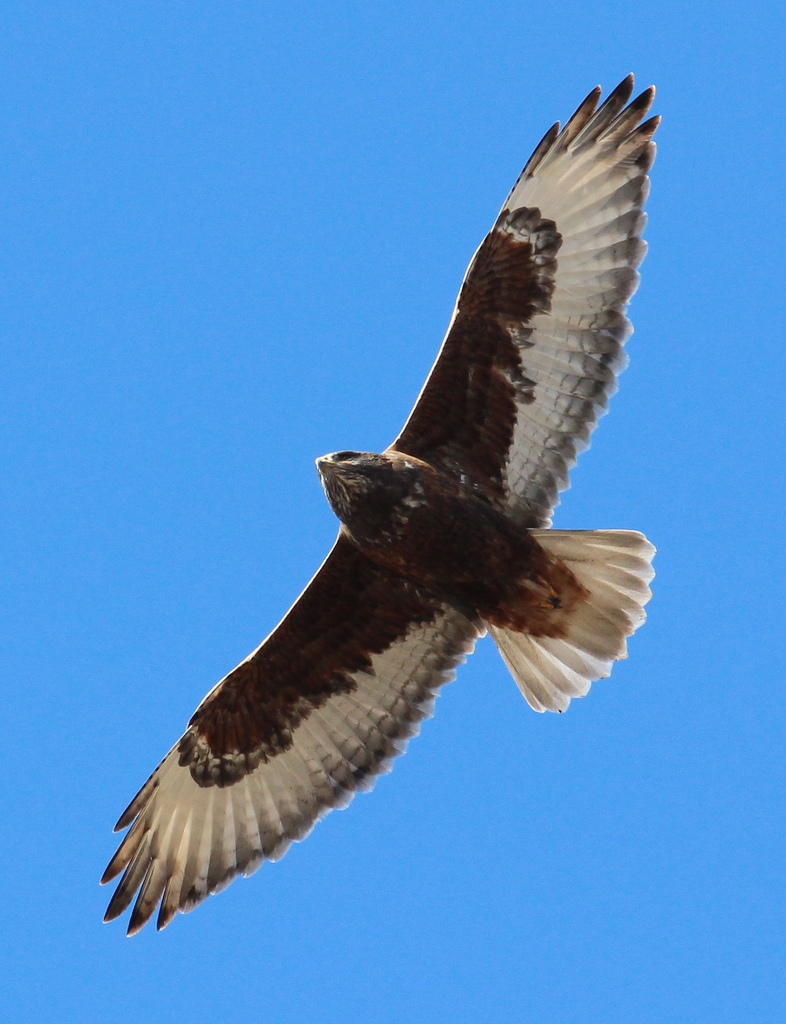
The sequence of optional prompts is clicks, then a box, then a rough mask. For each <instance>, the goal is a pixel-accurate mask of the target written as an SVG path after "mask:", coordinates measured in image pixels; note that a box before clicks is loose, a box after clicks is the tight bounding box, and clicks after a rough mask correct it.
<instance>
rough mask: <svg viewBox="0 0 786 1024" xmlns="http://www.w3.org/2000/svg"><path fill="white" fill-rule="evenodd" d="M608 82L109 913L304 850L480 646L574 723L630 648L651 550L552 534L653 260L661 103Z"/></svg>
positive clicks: (193, 726) (154, 796) (212, 717)
mask: <svg viewBox="0 0 786 1024" xmlns="http://www.w3.org/2000/svg"><path fill="white" fill-rule="evenodd" d="M632 85H633V81H632V76H629V78H627V79H626V80H625V81H624V82H623V83H622V84H621V85H620V86H619V87H618V88H617V89H616V90H614V92H613V93H611V95H610V96H609V97H608V99H607V100H606V102H605V103H604V104H603V105H602V106H601V107H599V108H598V106H597V104H598V99H599V96H600V90H594V91H593V92H592V93H590V95H589V96H588V97H587V99H586V100H585V101H584V103H582V104H581V106H580V107H579V109H578V110H577V111H576V113H575V114H574V115H573V117H572V118H571V119H570V121H569V122H568V123H567V124H566V126H565V128H564V129H563V130H562V131H560V130H559V126H558V125H557V126H555V127H554V128H552V129H551V130H550V131H549V132H548V133H547V134H546V136H545V137H544V139H543V141H542V142H541V143H540V145H539V146H538V147H537V149H536V150H535V153H534V154H533V156H532V157H531V158H530V161H529V162H528V164H527V165H526V167H525V169H524V171H523V172H522V175H521V177H520V178H519V180H518V182H517V183H516V185H515V186H514V189H513V191H512V192H511V194H510V196H509V197H508V199H507V200H506V203H505V205H504V207H503V209H502V212H501V213H500V215H499V217H498V218H497V220H496V222H495V224H494V227H493V228H492V230H491V232H490V233H489V235H488V236H487V237H486V239H485V240H484V241H483V243H482V244H481V246H480V248H479V249H478V251H477V253H476V254H475V256H474V258H473V260H472V262H471V263H470V266H469V269H468V271H467V274H466V276H465V279H464V282H463V284H462V287H461V290H460V292H459V297H458V300H457V303H456V308H455V311H454V314H453V318H452V320H451V323H450V326H449V328H448V333H447V335H446V338H445V341H444V343H443V346H442V349H441V351H440V354H439V356H438V358H437V361H436V363H435V365H434V368H433V369H432V371H431V374H430V376H429V378H428V380H427V382H426V384H425V386H424V389H423V391H422V392H421V395H420V397H419V398H418V401H417V403H416V405H415V408H414V409H413V411H412V413H411V415H410V417H409V419H408V421H407V423H406V425H405V426H404V429H403V430H402V432H401V434H400V436H399V437H398V439H397V440H396V441H395V443H394V444H393V445H391V447H390V448H389V449H388V450H387V451H386V452H384V453H382V454H381V455H377V454H373V453H363V452H337V453H334V454H333V455H330V456H325V457H324V458H322V459H319V460H317V461H318V468H319V472H320V476H321V479H322V483H323V486H324V488H325V492H326V495H327V498H328V501H329V502H330V504H331V507H332V508H333V510H334V512H335V513H336V515H337V516H338V518H339V519H340V520H341V524H342V525H341V528H340V531H339V536H338V539H337V541H336V544H335V545H334V547H333V550H332V551H331V552H330V554H329V555H328V557H327V559H326V560H325V562H324V564H323V565H322V567H321V568H320V570H319V572H318V573H317V574H316V576H315V577H314V579H313V580H312V581H311V583H310V584H309V585H308V587H307V588H306V590H305V591H304V592H303V594H302V595H301V596H300V598H299V599H298V600H297V601H296V603H295V604H294V606H293V607H292V608H291V609H290V611H289V612H288V613H287V615H286V616H285V617H284V619H283V620H282V622H281V623H280V625H279V626H278V627H276V629H275V630H274V631H273V632H272V633H271V634H270V636H269V637H268V638H267V639H266V640H265V641H264V642H263V643H262V644H261V645H260V647H259V648H257V650H256V651H254V652H253V653H252V654H251V655H249V657H248V658H246V659H245V661H243V662H242V663H241V664H240V665H238V667H237V668H236V669H234V670H233V671H232V672H230V674H229V675H228V676H226V678H225V679H223V680H222V681H221V682H220V683H219V684H218V685H217V686H216V687H215V688H214V689H213V690H212V691H211V692H210V693H209V694H208V696H207V697H206V698H205V700H204V701H203V702H202V703H201V704H200V706H199V707H198V708H197V710H196V712H195V714H194V716H193V717H192V719H191V721H190V722H189V724H188V728H187V729H186V732H185V733H184V735H183V736H182V738H181V739H180V740H179V742H178V743H177V744H176V745H175V747H174V748H173V749H172V750H171V751H170V752H169V754H168V755H167V756H166V757H165V758H164V760H163V761H162V762H161V764H160V765H159V766H158V768H157V769H156V771H155V772H154V773H153V775H152V776H151V777H150V778H149V779H148V781H147V783H145V785H144V786H143V787H142V789H141V790H140V792H139V793H138V794H137V796H136V797H135V798H134V800H133V801H132V803H131V804H130V806H129V807H128V809H127V810H126V811H125V813H124V814H123V815H122V817H121V818H120V821H119V822H118V825H117V828H118V829H120V828H126V827H129V826H130V828H129V832H128V834H127V835H126V837H125V839H124V840H123V842H122V843H121V845H120V847H119V849H118V851H117V853H116V854H115V856H114V857H113V859H112V861H111V862H110V864H109V866H108V868H107V870H106V872H105V874H104V878H103V879H102V881H109V880H110V879H112V878H115V877H116V876H117V875H119V874H120V873H121V872H123V877H122V879H121V881H120V883H119V885H118V887H117V890H116V891H115V894H114V896H113V897H112V900H111V902H110V904H109V908H108V910H107V914H106V919H107V920H109V919H111V918H114V917H116V916H118V915H119V914H120V913H122V912H123V911H124V910H125V909H126V908H127V907H128V906H129V905H130V903H131V901H132V900H133V899H134V897H135V896H136V903H135V905H134V909H133V911H132V914H131V920H130V924H129V933H130V934H131V933H133V932H135V931H137V930H138V929H139V928H141V927H142V925H144V924H145V922H146V921H147V920H148V919H149V918H150V916H151V915H152V913H153V912H154V910H155V908H156V906H159V907H160V909H159V914H158V927H159V928H160V927H164V926H165V925H166V924H168V923H169V921H170V920H171V919H172V917H173V916H174V914H175V913H176V912H177V911H178V910H181V911H186V910H190V909H191V908H192V907H193V906H195V905H196V904H197V903H198V902H200V901H201V900H202V899H204V898H205V897H206V896H207V895H208V894H209V893H211V892H216V891H217V890H218V889H220V888H221V887H222V886H223V885H224V884H226V883H227V882H228V881H229V880H230V879H231V878H233V877H234V876H235V875H236V874H238V873H242V874H250V873H251V872H252V871H253V870H254V869H255V868H256V867H257V866H258V865H259V864H260V863H261V862H262V861H263V860H265V859H271V860H272V859H276V858H277V857H280V856H281V855H282V854H283V852H284V851H285V850H286V848H287V846H288V845H289V843H290V842H291V841H292V840H296V839H302V838H303V837H304V836H305V835H306V834H307V833H308V832H309V831H310V829H311V827H312V826H313V824H314V822H315V821H316V820H317V818H318V817H319V816H320V815H321V814H323V813H325V811H327V810H328V809H330V808H331V807H334V806H338V805H345V804H346V803H347V802H348V800H349V799H350V798H351V796H352V794H353V792H354V791H355V790H357V789H359V788H367V787H368V786H369V785H370V784H371V782H372V781H373V779H374V778H375V777H376V775H378V774H379V773H380V772H381V771H384V770H385V769H386V767H387V766H388V765H389V763H390V760H391V758H392V757H393V756H394V755H395V754H396V753H398V752H400V750H401V749H403V746H404V744H405V742H406V740H407V738H408V737H410V736H412V735H413V734H414V733H415V732H417V730H418V727H419V722H420V721H421V719H422V718H424V717H425V716H426V715H428V714H429V713H430V710H431V706H432V703H433V699H434V696H435V694H436V692H437V690H438V688H439V687H440V686H441V685H442V684H443V683H444V682H446V681H447V680H448V679H449V678H451V677H452V674H453V672H454V670H455V667H456V665H457V664H458V663H459V662H460V661H462V660H463V658H464V657H465V656H466V654H467V653H469V652H470V651H471V650H472V647H473V645H474V642H475V640H476V639H477V638H478V637H479V636H481V635H482V634H483V632H484V631H486V630H488V631H489V632H490V633H491V635H492V637H493V638H494V640H495V642H496V643H497V646H498V647H499V650H500V653H501V654H502V656H503V658H504V659H505V662H506V664H507V665H508V667H509V668H510V670H511V672H512V674H513V676H514V678H515V680H516V682H517V683H518V685H519V687H520V688H521V690H522V692H523V693H524V695H525V697H526V698H527V700H528V701H529V703H530V704H531V705H532V707H534V708H535V709H536V710H539V711H543V710H547V709H548V710H554V711H563V710H565V708H566V707H567V706H568V704H569V703H570V700H571V698H572V697H575V696H581V695H583V694H584V693H586V692H587V690H588V688H589V685H590V683H591V681H592V680H593V679H598V678H602V677H604V676H607V675H608V674H609V672H610V669H611V664H612V662H613V661H614V660H616V659H617V658H620V657H624V656H625V638H626V637H627V636H629V635H630V634H631V633H632V632H633V631H634V629H635V628H636V627H637V626H638V625H639V624H640V622H641V621H642V620H643V618H644V613H643V610H642V609H643V606H644V604H645V603H646V601H647V599H648V598H649V589H648V586H647V584H648V582H649V580H650V579H651V577H652V570H651V568H650V564H649V563H650V561H651V559H652V555H653V552H654V549H653V548H652V546H651V545H650V544H649V543H648V542H647V541H646V540H645V539H644V537H642V535H641V534H638V533H633V532H626V531H587V532H581V531H558V530H550V529H547V527H548V526H549V523H550V516H551V513H552V510H553V508H554V506H555V505H556V501H557V493H558V491H559V490H560V489H562V488H563V487H565V486H567V475H568V471H569V469H570V467H571V465H572V464H573V462H574V461H575V458H576V455H577V454H578V452H579V451H580V450H581V448H582V447H583V446H585V445H586V443H587V441H588V439H589V435H590V433H591V431H592V429H593V428H594V426H595V423H596V420H597V418H598V416H599V415H601V414H602V412H603V411H604V410H605V407H606V403H607V401H608V398H609V396H610V394H611V393H612V392H613V390H614V388H615V379H616V373H617V372H618V371H619V369H621V368H622V366H623V365H624V359H623V350H622V345H623V343H624V341H625V339H626V338H627V336H628V334H629V333H630V329H631V328H630V324H629V322H628V320H627V318H626V316H625V310H626V304H627V301H628V299H629V298H630V296H631V295H632V293H633V291H634V290H635V287H636V283H637V281H638V276H637V274H636V266H637V265H638V263H639V262H640V261H641V259H642V257H643V255H644V250H645V246H644V243H643V242H642V240H641V232H642V230H643V227H644V215H643V213H642V212H641V208H642V205H643V203H644V200H645V198H646V194H647V189H648V179H647V170H648V169H649V167H650V165H651V163H652V159H653V156H654V146H653V143H652V141H651V139H652V135H653V133H654V131H655V128H656V127H657V119H656V118H652V119H651V120H649V121H646V122H645V123H643V124H641V123H640V122H641V120H642V118H643V117H644V116H645V114H646V112H647V110H648V108H649V105H650V103H651V101H652V96H653V91H652V90H647V91H646V92H644V93H642V95H641V96H640V97H639V98H638V99H636V100H634V101H633V102H632V103H630V104H629V105H628V106H626V104H627V103H628V100H629V99H630V95H631V91H632Z"/></svg>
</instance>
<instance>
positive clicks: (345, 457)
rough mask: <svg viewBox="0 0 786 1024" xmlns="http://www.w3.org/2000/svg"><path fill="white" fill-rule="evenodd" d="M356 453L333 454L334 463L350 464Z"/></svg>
mask: <svg viewBox="0 0 786 1024" xmlns="http://www.w3.org/2000/svg"><path fill="white" fill-rule="evenodd" d="M356 455H357V452H333V461H334V462H352V460H353V459H354V458H355V456H356Z"/></svg>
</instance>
